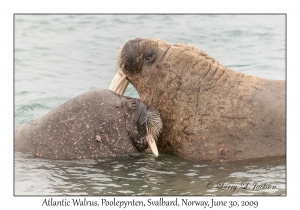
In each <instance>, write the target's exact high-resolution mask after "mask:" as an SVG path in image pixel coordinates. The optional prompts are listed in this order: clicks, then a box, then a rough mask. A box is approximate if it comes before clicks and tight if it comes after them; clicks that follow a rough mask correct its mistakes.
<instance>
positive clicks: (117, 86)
mask: <svg viewBox="0 0 300 210" xmlns="http://www.w3.org/2000/svg"><path fill="white" fill-rule="evenodd" d="M128 84H129V82H128V80H127V79H126V75H125V74H124V73H123V71H122V70H121V69H120V70H119V71H118V72H117V74H116V76H115V77H114V79H113V81H112V82H111V84H110V86H109V88H108V89H109V90H111V91H113V92H115V93H117V94H119V95H123V94H124V92H125V90H126V88H127V86H128Z"/></svg>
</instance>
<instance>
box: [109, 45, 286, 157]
mask: <svg viewBox="0 0 300 210" xmlns="http://www.w3.org/2000/svg"><path fill="white" fill-rule="evenodd" d="M117 62H118V63H117V68H118V69H120V71H119V72H118V74H119V75H123V74H125V76H126V77H127V79H128V81H129V82H130V83H132V85H133V86H134V87H135V88H136V89H137V91H138V93H139V96H140V99H141V100H142V101H145V102H146V103H148V104H149V105H152V106H153V107H155V108H156V109H157V110H158V111H159V113H160V115H161V119H162V121H163V125H164V128H163V130H162V133H161V135H160V137H159V138H158V142H157V146H158V148H159V151H160V152H165V153H171V154H175V155H178V156H181V157H183V158H186V159H190V160H208V161H220V162H222V161H231V160H242V159H248V158H258V157H265V156H281V155H285V151H286V116H285V114H286V111H285V110H286V106H285V81H280V80H270V79H264V78H259V77H256V76H252V75H248V74H244V73H241V72H237V71H234V70H231V69H228V68H227V67H225V66H223V65H221V64H219V63H218V62H217V61H215V59H214V58H212V57H211V56H209V55H208V54H206V53H205V52H203V51H202V50H199V49H197V48H195V47H193V46H190V45H187V44H174V45H171V44H169V43H167V42H165V41H162V40H159V39H135V40H131V41H128V42H127V43H125V44H124V46H123V47H122V48H121V50H120V53H119V55H118V61H117ZM118 74H117V75H116V77H115V78H117V77H118ZM121 86H122V85H121Z"/></svg>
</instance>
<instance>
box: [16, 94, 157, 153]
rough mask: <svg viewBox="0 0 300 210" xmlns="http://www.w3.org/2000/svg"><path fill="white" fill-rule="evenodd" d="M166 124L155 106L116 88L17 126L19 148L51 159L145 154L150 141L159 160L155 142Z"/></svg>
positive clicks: (66, 104)
mask: <svg viewBox="0 0 300 210" xmlns="http://www.w3.org/2000/svg"><path fill="white" fill-rule="evenodd" d="M161 126H162V123H161V119H160V116H159V113H158V112H157V111H156V110H155V109H154V108H153V107H152V106H149V105H147V104H146V103H143V102H141V101H140V100H138V99H134V98H130V97H124V96H119V95H117V94H116V93H114V92H112V91H110V90H95V91H90V92H87V93H85V94H82V95H80V96H77V97H75V98H73V99H71V100H69V101H68V102H66V103H64V104H62V105H60V106H59V107H57V108H55V109H53V110H52V111H50V112H49V113H48V114H46V115H44V116H42V117H40V118H38V119H36V120H35V121H33V122H32V123H30V124H28V125H25V126H21V127H17V128H16V129H15V150H16V151H20V152H27V153H31V154H34V155H36V156H37V157H41V158H49V159H99V158H102V157H115V156H123V155H127V154H131V153H136V152H138V151H143V150H145V149H146V148H147V147H148V143H147V142H149V145H150V147H151V149H152V151H153V153H154V155H155V156H158V152H157V148H156V145H155V141H154V140H155V139H156V137H157V135H158V134H159V132H160V129H161ZM152 143H154V145H152Z"/></svg>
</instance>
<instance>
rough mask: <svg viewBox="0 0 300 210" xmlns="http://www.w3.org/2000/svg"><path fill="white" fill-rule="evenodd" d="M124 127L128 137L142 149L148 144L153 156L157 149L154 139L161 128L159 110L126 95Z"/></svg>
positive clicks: (156, 153) (156, 154)
mask: <svg viewBox="0 0 300 210" xmlns="http://www.w3.org/2000/svg"><path fill="white" fill-rule="evenodd" d="M123 107H124V111H125V118H126V127H127V132H128V135H129V137H130V139H131V140H132V141H133V142H134V144H135V145H136V147H137V149H138V150H139V151H142V150H144V149H146V148H147V147H148V145H149V147H150V149H151V150H152V152H153V154H154V156H155V157H157V156H158V150H157V147H156V143H155V141H156V140H157V137H158V135H159V133H160V131H161V129H162V121H161V119H160V114H159V112H158V111H157V110H156V109H154V108H153V107H152V106H149V105H148V104H146V103H143V102H141V101H140V100H138V99H135V98H130V97H126V100H125V102H124V103H123Z"/></svg>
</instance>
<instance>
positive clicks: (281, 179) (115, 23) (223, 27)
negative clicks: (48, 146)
mask: <svg viewBox="0 0 300 210" xmlns="http://www.w3.org/2000/svg"><path fill="white" fill-rule="evenodd" d="M285 27H286V26H285V16H284V15H15V16H14V104H15V108H14V120H15V126H22V125H25V124H28V123H30V122H32V121H33V120H35V119H36V118H38V117H39V116H42V115H44V114H46V113H47V112H49V111H50V110H52V109H53V108H55V107H57V106H59V105H61V104H63V103H64V102H66V101H68V100H69V99H71V98H74V97H75V96H78V95H80V94H82V93H85V92H87V91H90V90H95V89H99V88H100V89H107V88H108V87H109V84H110V82H111V81H112V79H113V77H114V75H115V73H116V70H115V64H116V56H117V53H118V50H119V49H120V47H121V46H122V45H123V44H124V43H125V42H126V41H128V40H130V39H135V38H150V37H151V38H159V39H163V40H165V41H167V42H169V43H172V44H175V43H188V44H190V45H193V46H195V47H198V48H200V49H202V50H203V51H205V52H206V53H208V54H210V55H211V56H212V57H214V58H215V59H216V60H217V61H219V62H220V63H221V64H223V65H225V66H227V67H228V68H231V69H234V70H236V71H241V72H245V73H248V74H252V75H256V76H260V77H264V78H270V79H280V80H285V78H286V69H285V66H286V63H285V52H286V31H285ZM125 95H127V96H131V97H136V98H138V94H137V92H136V90H135V89H134V88H133V87H132V86H131V85H130V86H129V87H128V89H127V90H126V92H125ZM14 194H15V195H86V196H87V195H110V196H114V195H127V196H128V195H165V196H167V195H178V196H179V195H285V194H286V159H285V157H275V158H274V157H273V158H260V159H252V160H245V161H239V162H228V163H211V162H192V161H187V160H184V159H182V158H180V157H176V156H172V155H168V154H160V156H159V157H158V158H154V157H153V155H151V154H149V153H142V154H138V155H131V156H128V157H125V158H107V159H101V160H74V161H63V160H60V161H58V160H47V159H39V158H36V157H33V156H32V155H28V154H22V153H19V152H15V153H14Z"/></svg>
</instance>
